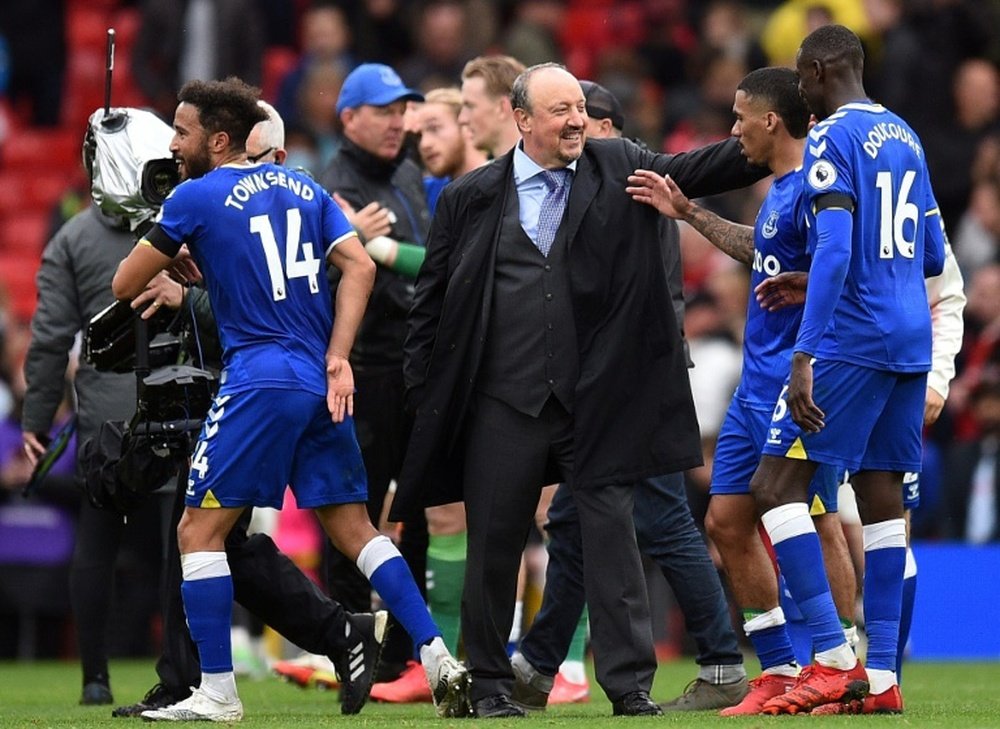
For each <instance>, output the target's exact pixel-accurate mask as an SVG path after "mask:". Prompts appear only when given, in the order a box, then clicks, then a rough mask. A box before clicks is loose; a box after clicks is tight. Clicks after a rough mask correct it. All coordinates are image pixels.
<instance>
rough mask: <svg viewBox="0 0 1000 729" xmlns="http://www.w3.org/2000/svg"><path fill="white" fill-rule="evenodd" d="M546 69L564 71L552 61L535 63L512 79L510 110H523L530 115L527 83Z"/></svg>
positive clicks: (558, 64)
mask: <svg viewBox="0 0 1000 729" xmlns="http://www.w3.org/2000/svg"><path fill="white" fill-rule="evenodd" d="M546 68H561V69H562V70H563V71H565V70H566V67H565V66H564V65H562V64H561V63H554V62H552V61H550V62H548V63H536V64H535V65H534V66H532V67H531V68H526V69H524V71H522V72H521V74H520V75H519V76H518V77H517V78H516V79H514V85H513V86H512V87H511V89H510V105H511V107H512V108H514V109H524V110H525V111H526V112H528V113H529V114H530V113H531V97H530V96H529V95H528V82H529V81H531V77H532V76H534V75H535V74H536V73H538V72H539V71H541V70H542V69H546Z"/></svg>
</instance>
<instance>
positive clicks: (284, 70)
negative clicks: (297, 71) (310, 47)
mask: <svg viewBox="0 0 1000 729" xmlns="http://www.w3.org/2000/svg"><path fill="white" fill-rule="evenodd" d="M298 60H299V53H298V52H297V51H296V50H295V49H294V48H288V47H286V46H272V47H271V48H268V49H267V50H266V51H265V52H264V60H263V62H262V71H261V74H262V75H261V84H260V86H261V96H262V97H263V98H264V99H267V100H270V101H274V100H275V99H276V98H277V97H278V89H279V87H280V86H281V80H282V79H283V78H285V76H286V75H287V74H288V72H289V71H291V70H292V68H293V67H294V66H295V64H296V63H298Z"/></svg>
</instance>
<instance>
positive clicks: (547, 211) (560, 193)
mask: <svg viewBox="0 0 1000 729" xmlns="http://www.w3.org/2000/svg"><path fill="white" fill-rule="evenodd" d="M541 174H542V179H543V180H545V184H546V186H547V187H548V188H549V191H548V193H546V195H545V199H544V200H542V207H541V210H539V212H538V233H537V235H536V236H535V239H536V240H535V245H536V246H537V247H538V250H540V251H541V252H542V255H543V256H548V255H549V250H551V248H552V241H554V240H555V239H556V231H557V230H559V224H560V223H561V222H562V218H563V212H564V211H565V210H566V199H567V198H568V197H569V181H570V171H569V170H568V169H561V170H543V171H542V173H541Z"/></svg>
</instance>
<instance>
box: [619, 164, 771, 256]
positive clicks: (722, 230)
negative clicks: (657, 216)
mask: <svg viewBox="0 0 1000 729" xmlns="http://www.w3.org/2000/svg"><path fill="white" fill-rule="evenodd" d="M628 183H629V184H628V187H626V188H625V192H627V193H628V194H629V195H631V196H632V199H633V200H635V201H636V202H641V203H644V204H646V205H649V206H651V207H654V208H656V209H657V210H658V211H660V213H662V214H663V215H666V216H667V217H668V218H673V219H674V220H683V221H685V222H687V223H689V224H690V225H691V226H692V227H693V228H694V229H695V230H697V231H698V232H699V233H701V234H702V235H703V236H705V237H706V238H707V239H708V240H709V242H710V243H711V244H712V245H714V246H715V247H716V248H718V249H719V250H720V251H722V252H723V253H725V254H726V255H727V256H729V257H730V258H734V259H736V260H737V261H739V262H741V263H744V264H746V265H747V266H750V265H752V264H753V250H754V241H753V228H752V227H751V226H749V225H739V224H738V223H733V222H730V221H728V220H725V219H724V218H721V217H719V216H718V215H716V214H715V213H713V212H711V211H709V210H706V209H705V208H703V207H701V206H700V205H698V204H697V203H695V202H693V201H692V200H690V199H688V198H687V196H685V195H684V193H683V192H681V189H680V187H678V185H677V183H676V182H674V180H673V179H672V178H671V177H670V175H666V176H663V175H660V174H658V173H656V172H654V171H653V170H636V171H635V172H634V173H632V174H631V175H629V178H628Z"/></svg>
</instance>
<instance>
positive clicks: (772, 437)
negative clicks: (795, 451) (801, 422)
mask: <svg viewBox="0 0 1000 729" xmlns="http://www.w3.org/2000/svg"><path fill="white" fill-rule="evenodd" d="M767 442H768V443H769V444H770V445H781V428H768V431H767Z"/></svg>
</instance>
